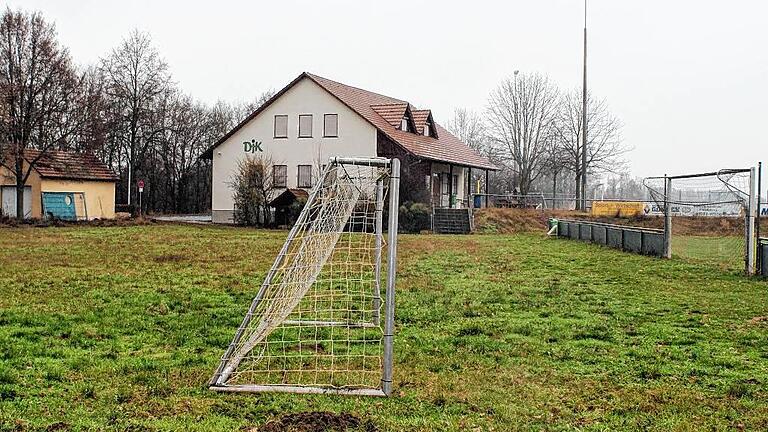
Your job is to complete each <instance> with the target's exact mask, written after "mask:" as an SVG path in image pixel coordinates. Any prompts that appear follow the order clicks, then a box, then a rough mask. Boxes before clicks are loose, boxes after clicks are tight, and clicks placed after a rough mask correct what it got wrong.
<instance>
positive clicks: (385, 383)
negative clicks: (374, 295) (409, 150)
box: [381, 158, 400, 396]
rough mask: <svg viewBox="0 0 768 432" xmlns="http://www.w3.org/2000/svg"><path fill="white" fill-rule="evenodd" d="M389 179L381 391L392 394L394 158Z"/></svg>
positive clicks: (396, 196)
mask: <svg viewBox="0 0 768 432" xmlns="http://www.w3.org/2000/svg"><path fill="white" fill-rule="evenodd" d="M390 169H391V176H390V179H389V220H388V221H387V222H388V227H387V242H388V244H387V247H388V248H389V253H388V256H387V292H386V294H385V298H384V302H385V307H384V314H385V315H384V370H383V371H382V376H381V390H382V391H383V392H384V394H385V395H387V396H389V395H390V394H392V362H393V359H392V353H393V342H394V341H393V339H394V336H395V276H396V271H397V227H398V224H397V217H398V210H399V207H400V204H399V203H400V160H399V159H396V158H392V162H391V167H390Z"/></svg>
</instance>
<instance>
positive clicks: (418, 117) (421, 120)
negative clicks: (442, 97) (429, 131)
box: [411, 110, 432, 134]
mask: <svg viewBox="0 0 768 432" xmlns="http://www.w3.org/2000/svg"><path fill="white" fill-rule="evenodd" d="M411 114H413V121H414V122H415V123H416V132H418V133H420V134H423V133H424V125H425V124H426V123H427V119H428V118H429V117H430V115H432V111H430V110H412V111H411Z"/></svg>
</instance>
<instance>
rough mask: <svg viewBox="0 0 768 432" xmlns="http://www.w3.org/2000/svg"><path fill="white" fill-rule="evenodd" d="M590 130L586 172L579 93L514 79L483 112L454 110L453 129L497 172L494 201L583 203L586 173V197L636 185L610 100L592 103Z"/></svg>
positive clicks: (535, 78) (524, 77) (530, 77)
mask: <svg viewBox="0 0 768 432" xmlns="http://www.w3.org/2000/svg"><path fill="white" fill-rule="evenodd" d="M587 122H588V125H589V131H590V133H589V137H588V141H587V165H586V167H582V163H581V152H582V148H583V137H582V133H583V125H582V97H581V89H574V90H572V91H561V90H560V89H559V88H558V87H557V86H556V85H555V84H554V83H553V82H552V81H551V80H550V79H549V78H548V77H546V76H544V75H541V74H538V73H531V74H526V73H517V72H515V74H514V75H513V76H512V77H511V78H507V79H505V80H503V81H502V82H501V83H500V84H499V85H498V87H497V88H496V89H494V90H493V91H492V92H491V94H490V95H489V96H488V105H487V108H486V110H485V112H483V113H481V114H478V113H473V112H471V111H467V110H465V109H457V110H455V111H454V114H453V117H452V119H451V120H450V121H449V124H448V128H449V129H450V130H451V132H452V133H454V134H455V135H457V136H458V137H459V138H461V139H463V140H464V141H465V142H466V143H468V144H469V145H470V146H472V147H473V148H475V149H477V150H479V151H480V152H481V153H483V154H484V155H486V156H488V157H489V158H490V159H491V160H492V161H493V162H494V163H495V164H496V165H498V166H499V167H500V170H499V171H498V172H497V173H496V174H495V175H494V176H493V177H492V181H491V188H490V189H491V191H492V192H494V193H520V194H529V193H532V192H537V193H538V192H543V193H547V195H550V194H555V195H558V196H578V193H579V191H580V178H581V173H582V172H584V170H585V169H586V173H587V175H588V179H589V180H590V186H589V187H590V189H589V190H588V195H590V193H595V190H596V189H597V188H600V192H601V193H603V191H608V190H609V189H610V191H620V190H622V187H623V186H622V184H621V183H622V182H624V183H627V182H629V183H636V182H634V181H633V180H632V179H630V178H629V177H628V176H627V175H626V172H625V171H626V164H625V163H624V160H623V156H624V155H625V154H626V153H627V151H628V150H629V149H628V148H627V147H626V146H625V145H624V143H623V141H622V137H621V127H622V125H621V122H620V121H619V119H618V118H616V116H614V115H613V114H612V113H611V112H610V111H609V110H608V106H607V103H606V101H605V100H601V99H596V98H594V97H593V96H592V95H591V94H590V95H588V97H587ZM609 183H610V185H609ZM609 186H610V187H609ZM632 188H633V186H632V185H631V184H629V185H627V187H625V188H624V189H627V190H629V189H632Z"/></svg>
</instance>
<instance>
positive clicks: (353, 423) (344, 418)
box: [246, 411, 378, 432]
mask: <svg viewBox="0 0 768 432" xmlns="http://www.w3.org/2000/svg"><path fill="white" fill-rule="evenodd" d="M246 431H248V432H256V431H259V432H347V431H365V432H376V431H378V428H376V426H375V425H374V424H373V423H371V421H370V420H366V421H363V420H360V418H359V417H357V416H355V415H352V414H349V413H341V414H334V413H332V412H327V411H314V412H302V413H292V414H286V415H284V416H282V417H280V418H279V419H277V420H272V421H270V422H268V423H267V424H265V425H264V426H262V427H260V428H248V429H246Z"/></svg>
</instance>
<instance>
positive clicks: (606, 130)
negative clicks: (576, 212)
mask: <svg viewBox="0 0 768 432" xmlns="http://www.w3.org/2000/svg"><path fill="white" fill-rule="evenodd" d="M559 108H560V109H559V112H558V116H557V141H558V145H559V147H560V148H561V149H562V152H563V153H564V154H565V155H566V168H567V169H568V170H569V171H570V172H572V173H573V174H574V180H575V182H576V183H575V184H576V196H577V197H578V196H580V195H579V193H580V191H581V176H582V173H583V172H585V171H586V172H587V173H589V174H596V175H597V174H601V173H605V172H610V173H618V172H620V171H621V170H623V169H624V165H625V164H624V162H623V160H622V156H623V155H624V154H626V153H627V152H628V151H629V149H628V148H627V147H626V146H624V144H623V142H622V139H621V122H620V121H619V120H618V119H617V118H616V117H615V116H614V115H613V114H611V112H610V111H609V110H608V106H607V104H606V102H605V100H604V99H602V100H596V99H594V98H593V97H592V95H591V94H588V95H587V122H588V124H589V137H588V142H587V166H586V167H582V162H581V149H582V133H583V130H584V128H583V116H582V95H581V90H580V89H576V90H573V91H572V92H570V93H566V94H564V95H563V96H562V100H561V103H560V106H559ZM577 204H578V202H577Z"/></svg>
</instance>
